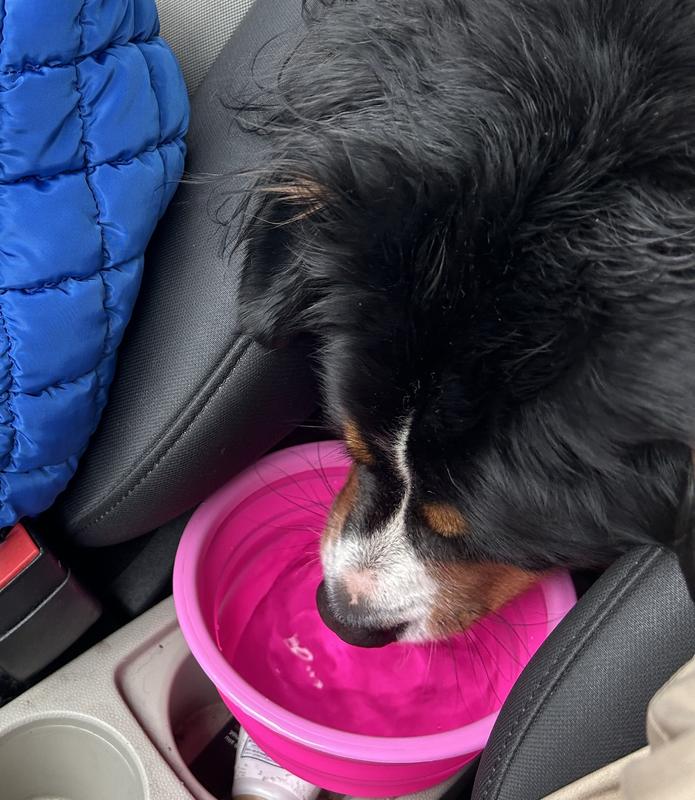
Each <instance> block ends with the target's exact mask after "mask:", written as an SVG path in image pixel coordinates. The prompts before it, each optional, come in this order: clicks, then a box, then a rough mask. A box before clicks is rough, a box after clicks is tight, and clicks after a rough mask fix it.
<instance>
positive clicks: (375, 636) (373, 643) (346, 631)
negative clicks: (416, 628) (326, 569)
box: [316, 581, 402, 647]
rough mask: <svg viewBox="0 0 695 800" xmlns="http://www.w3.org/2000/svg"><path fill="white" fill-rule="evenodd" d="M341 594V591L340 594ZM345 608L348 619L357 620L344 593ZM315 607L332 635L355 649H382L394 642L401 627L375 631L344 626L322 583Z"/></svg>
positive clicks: (363, 627)
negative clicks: (347, 609) (355, 647)
mask: <svg viewBox="0 0 695 800" xmlns="http://www.w3.org/2000/svg"><path fill="white" fill-rule="evenodd" d="M342 593H343V592H342V591H341V594H342ZM345 595H346V600H347V603H346V605H347V607H348V608H349V609H350V614H349V616H350V618H351V619H356V618H359V616H358V614H359V612H358V611H357V609H356V607H355V606H354V605H353V606H350V597H349V593H347V592H345ZM316 606H317V608H318V611H319V614H320V616H321V619H322V620H323V621H324V623H325V624H326V626H327V627H328V628H330V629H331V630H332V631H333V633H335V634H337V635H338V636H339V637H340V638H341V639H342V640H343V641H344V642H347V644H352V645H356V646H357V647H383V646H384V645H387V644H391V642H395V641H396V639H397V638H398V634H399V632H400V630H401V627H402V626H399V627H396V628H389V629H377V628H369V627H366V626H361V625H359V624H349V625H348V624H346V623H345V622H343V621H341V620H340V619H338V617H337V616H336V614H335V612H334V611H333V608H332V607H331V603H330V601H329V598H328V592H327V591H326V585H325V583H324V582H323V581H321V583H320V584H319V587H318V589H317V590H316Z"/></svg>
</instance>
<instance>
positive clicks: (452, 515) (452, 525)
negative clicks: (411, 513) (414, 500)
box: [420, 503, 468, 536]
mask: <svg viewBox="0 0 695 800" xmlns="http://www.w3.org/2000/svg"><path fill="white" fill-rule="evenodd" d="M420 512H421V513H422V517H423V519H424V520H425V522H426V523H427V526H428V527H429V528H431V529H432V530H433V531H434V532H435V533H438V534H439V535H440V536H461V535H462V534H464V533H466V532H467V530H468V524H467V523H466V520H465V519H464V517H463V514H461V512H460V511H459V510H458V509H456V508H455V507H454V506H452V505H451V504H450V503H425V504H424V505H423V506H422V507H421V509H420Z"/></svg>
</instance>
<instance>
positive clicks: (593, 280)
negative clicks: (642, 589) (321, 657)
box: [241, 0, 695, 642]
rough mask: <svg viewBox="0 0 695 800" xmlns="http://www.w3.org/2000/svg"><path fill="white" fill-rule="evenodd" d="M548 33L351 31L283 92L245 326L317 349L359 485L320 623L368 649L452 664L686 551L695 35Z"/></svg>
mask: <svg viewBox="0 0 695 800" xmlns="http://www.w3.org/2000/svg"><path fill="white" fill-rule="evenodd" d="M535 5H537V4H535V3H533V2H529V3H526V4H518V3H515V4H511V3H506V2H505V3H499V2H495V0H486V2H476V3H470V4H468V3H466V2H457V3H445V2H442V0H412V2H409V3H405V4H404V3H403V2H402V0H399V2H395V0H370V1H368V2H367V1H365V2H360V3H348V4H345V5H343V4H333V5H332V6H331V8H330V9H329V11H328V13H327V14H326V15H325V16H324V17H323V18H321V19H320V20H319V21H318V22H315V23H314V24H313V26H312V27H310V29H309V33H308V35H307V36H306V38H305V40H304V42H303V43H302V44H301V45H300V47H299V48H298V49H297V50H296V51H295V52H294V54H293V56H292V57H291V58H290V59H289V61H288V62H287V64H286V65H285V66H284V69H283V71H282V74H281V77H280V82H279V90H278V93H277V102H278V105H277V106H276V108H275V110H274V112H273V116H272V126H271V127H270V130H271V133H272V135H271V147H272V157H271V158H270V159H269V164H268V167H267V170H266V174H265V176H264V177H262V178H261V179H260V180H259V181H258V183H257V185H256V187H255V193H256V196H257V197H259V201H258V204H257V205H255V206H254V213H253V215H252V216H250V217H249V219H248V223H247V226H246V228H245V244H246V246H247V248H248V250H247V255H246V260H245V266H244V273H243V277H242V286H241V301H242V323H243V325H244V327H245V328H246V330H247V331H249V332H250V333H252V334H253V335H255V336H257V337H258V338H260V339H262V340H266V341H275V340H279V339H286V338H288V337H290V336H292V335H294V334H296V333H299V332H308V333H310V334H311V335H313V336H314V337H315V338H316V341H317V343H318V355H319V360H320V366H321V374H322V377H323V384H324V394H325V404H326V409H327V411H328V413H329V414H331V415H332V416H333V418H334V421H335V424H336V427H337V428H338V429H339V430H340V431H341V433H342V435H343V437H344V440H345V443H346V446H347V448H348V450H349V452H350V454H351V455H352V457H353V459H354V467H353V469H352V471H351V473H350V477H349V479H348V481H347V483H346V485H345V488H344V489H343V491H342V492H341V493H340V495H339V497H338V498H337V499H336V501H335V504H334V507H333V510H332V512H331V516H330V519H329V522H328V525H327V527H326V531H325V534H324V537H323V542H322V560H323V566H324V572H325V586H324V588H323V589H322V591H321V605H322V607H323V612H324V616H325V617H326V619H327V620H329V622H331V621H332V622H333V624H334V627H335V628H336V629H340V631H341V632H342V633H343V635H345V637H346V638H348V639H350V640H353V641H356V642H359V641H364V642H367V641H368V640H373V639H376V640H379V641H381V640H383V639H384V638H388V636H396V637H397V638H402V639H409V640H416V639H423V638H433V637H440V636H444V635H446V634H448V633H450V632H452V631H454V630H458V629H461V628H464V627H466V626H467V625H469V624H470V623H471V622H472V621H473V620H475V619H477V618H478V617H480V616H481V615H483V614H485V613H487V612H490V611H494V610H495V609H497V608H499V607H500V606H501V605H502V604H504V603H505V602H506V601H507V600H509V599H510V598H511V597H512V596H514V595H515V594H517V593H518V592H519V591H521V590H523V589H524V588H525V587H527V586H528V585H529V584H530V582H531V581H533V580H534V579H535V578H536V577H537V576H538V574H539V573H542V572H543V571H544V570H547V569H550V568H552V567H553V566H555V565H568V566H580V565H594V564H600V563H605V562H606V561H607V560H609V559H611V558H612V557H614V556H615V555H616V554H617V553H619V552H620V551H621V550H623V549H624V548H625V546H626V545H627V544H629V543H631V542H635V541H642V540H644V539H647V538H649V537H658V536H659V532H660V531H662V530H667V529H668V528H669V526H670V525H671V523H672V519H673V509H674V506H675V503H676V496H677V492H678V488H679V485H680V482H681V480H682V475H683V470H684V465H685V464H686V462H687V445H688V444H690V443H691V439H692V429H693V422H694V420H693V414H692V411H691V408H692V405H693V400H692V398H693V397H695V364H694V363H693V361H694V360H695V347H694V346H693V332H694V331H695V327H694V325H695V314H694V313H693V300H694V296H695V295H694V292H695V289H693V286H694V285H695V284H693V281H695V268H693V266H692V260H693V253H695V191H694V189H693V187H695V45H694V44H693V42H695V36H694V35H693V34H695V30H693V29H694V28H695V25H694V24H693V21H692V15H691V14H690V12H689V11H688V12H687V13H686V9H685V6H686V5H687V4H684V3H681V2H678V1H677V0H672V1H671V0H669V2H668V3H667V5H668V6H669V10H668V13H667V12H666V11H665V10H664V3H663V2H659V3H657V2H654V3H653V4H650V3H646V4H645V3H641V4H637V6H639V8H641V9H642V10H643V12H644V13H643V15H642V16H641V17H640V16H639V15H637V16H636V17H635V16H634V15H631V14H626V13H624V5H625V4H624V3H617V2H615V3H610V2H609V3H604V4H598V5H600V7H601V9H602V10H601V13H600V14H599V16H596V15H597V14H598V12H597V11H596V8H597V7H598V6H597V4H595V3H590V2H579V1H578V2H575V3H567V2H550V3H546V4H545V6H544V9H543V10H542V11H540V10H539V9H537V8H535ZM650 5H653V6H654V9H653V10H654V14H649V13H647V12H648V7H649V6H650ZM546 6H547V7H546ZM637 6H636V7H637ZM645 9H646V10H645ZM551 12H552V13H551ZM599 17H600V18H599ZM599 32H602V33H600V35H599ZM386 632H387V633H386ZM373 634H376V635H374V636H373ZM382 634H383V635H382Z"/></svg>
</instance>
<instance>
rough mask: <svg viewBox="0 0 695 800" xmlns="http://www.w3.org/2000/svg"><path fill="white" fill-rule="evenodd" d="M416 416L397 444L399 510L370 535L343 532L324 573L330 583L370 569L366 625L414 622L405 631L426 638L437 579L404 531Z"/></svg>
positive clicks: (412, 636) (327, 552)
mask: <svg viewBox="0 0 695 800" xmlns="http://www.w3.org/2000/svg"><path fill="white" fill-rule="evenodd" d="M411 426H412V416H409V417H408V418H407V419H406V420H405V421H404V423H403V426H402V427H401V429H400V430H399V432H398V434H397V435H396V437H395V440H394V443H393V448H392V459H393V466H394V469H395V471H396V473H397V475H398V477H399V478H400V480H401V482H402V487H403V494H402V496H401V501H400V503H399V506H398V508H397V509H396V511H395V513H394V514H393V516H392V517H391V519H389V520H388V522H387V523H386V524H385V525H384V526H383V527H382V528H381V529H379V530H376V531H370V532H368V534H367V535H365V536H359V537H353V536H341V537H339V538H338V539H337V540H336V541H335V542H333V543H332V545H331V546H329V547H328V548H327V549H326V550H325V551H324V554H323V561H324V573H325V576H326V578H327V582H328V584H329V586H330V584H331V583H333V582H338V581H341V580H342V579H343V578H344V576H346V575H348V574H349V573H350V572H359V571H361V570H368V571H369V572H370V573H371V574H372V575H373V576H374V580H373V582H372V583H373V587H372V589H371V591H370V592H369V595H368V599H369V604H370V606H371V607H372V608H373V612H372V613H370V615H369V617H368V618H365V620H364V623H365V625H371V626H374V627H391V626H395V625H401V624H403V623H409V625H408V628H407V630H406V632H405V637H404V638H407V639H410V640H415V639H420V638H426V636H427V631H426V620H427V618H428V617H429V614H430V612H431V609H432V605H433V600H434V596H435V593H436V588H437V587H436V584H435V582H434V581H433V580H432V578H431V577H430V576H429V575H428V574H427V571H426V570H425V567H424V565H423V564H422V562H421V561H420V560H419V558H418V557H417V554H416V552H415V549H414V548H413V546H412V544H411V543H410V541H409V540H408V537H407V536H406V532H405V520H406V513H407V510H408V504H409V503H410V497H411V493H412V485H413V481H412V475H411V470H410V465H409V463H408V440H409V437H410V430H411Z"/></svg>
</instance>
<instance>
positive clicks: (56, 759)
mask: <svg viewBox="0 0 695 800" xmlns="http://www.w3.org/2000/svg"><path fill="white" fill-rule="evenodd" d="M157 4H158V8H159V14H160V21H161V30H162V35H163V37H164V38H165V39H166V40H167V41H168V42H169V44H170V45H171V47H172V49H173V50H174V52H175V54H176V56H177V58H178V60H179V62H180V65H181V68H182V70H183V73H184V77H185V80H186V85H187V89H188V93H189V97H190V102H191V117H190V127H189V132H188V136H187V145H188V154H187V160H186V165H185V175H184V179H183V180H182V182H181V184H180V186H179V187H178V189H177V192H176V194H175V196H174V199H173V201H172V202H171V204H170V206H169V208H168V210H167V212H166V213H165V215H164V217H163V218H162V220H161V221H160V223H159V225H158V227H157V230H156V233H155V235H154V237H153V239H152V240H151V242H150V245H149V248H148V250H147V254H146V262H145V265H146V266H145V272H144V278H143V283H142V287H141V289H140V293H139V296H138V299H137V302H136V306H135V311H134V313H133V316H132V319H131V321H130V324H129V326H128V328H127V330H126V333H125V336H124V339H123V343H122V345H121V347H120V350H119V358H118V364H117V369H116V375H115V378H114V381H113V384H112V387H111V390H110V395H109V400H108V403H107V405H106V408H105V411H104V413H103V416H102V419H101V423H100V425H99V427H98V430H97V432H96V433H95V435H94V436H93V437H92V439H91V442H90V444H89V447H88V449H87V451H86V453H85V454H84V456H83V457H82V459H81V461H80V464H79V468H78V471H77V474H76V475H75V477H74V479H73V480H72V481H71V483H70V485H69V487H68V489H67V490H66V491H65V492H64V493H63V494H62V495H61V496H60V497H59V498H58V500H57V501H56V503H55V504H54V505H53V506H52V507H51V508H50V509H49V510H48V511H47V512H46V513H44V514H42V515H41V516H40V517H38V518H37V519H35V520H31V521H29V522H27V523H26V525H25V526H24V528H23V529H22V530H20V531H17V530H16V529H15V531H13V532H12V533H11V534H10V536H9V537H7V538H6V539H5V541H4V542H2V543H0V776H2V783H3V784H4V785H5V786H6V787H10V788H9V789H8V790H7V791H9V795H7V794H5V792H4V791H3V790H1V789H0V796H2V797H4V798H7V800H22V799H23V798H26V797H31V798H33V797H35V796H36V797H39V796H43V795H42V794H40V792H39V790H38V789H37V788H36V787H35V786H34V785H33V784H32V783H31V781H32V780H33V779H34V778H35V777H36V775H38V774H39V773H41V772H42V771H43V772H46V773H50V774H52V775H53V776H55V781H56V788H55V796H56V797H60V798H63V797H64V798H71V797H78V796H79V797H82V796H83V795H84V793H85V792H86V793H87V794H86V795H85V796H90V797H93V798H95V800H96V799H97V798H106V799H107V800H110V799H111V798H114V800H116V798H118V800H125V799H126V798H127V799H130V798H133V800H136V799H139V798H142V799H143V800H144V798H151V799H152V800H157V798H162V800H163V799H164V798H167V800H174V798H181V800H184V798H186V799H187V800H190V798H196V800H220V798H225V797H228V794H227V793H228V792H229V787H230V781H231V774H229V775H225V774H220V766H219V765H220V759H217V765H215V764H214V763H213V764H211V762H210V758H207V760H206V759H201V754H202V753H203V751H204V750H205V748H206V747H207V745H208V744H209V743H210V741H211V739H212V737H213V735H214V734H215V733H216V732H217V731H218V730H219V729H220V727H221V726H223V725H224V724H225V722H226V721H227V720H228V718H229V712H228V711H227V709H226V708H225V707H224V705H223V704H222V703H221V701H220V699H219V697H218V696H217V693H216V691H215V689H214V687H213V685H212V684H211V683H210V682H209V680H208V679H207V678H206V677H205V675H204V674H203V672H202V671H201V669H200V668H199V667H198V665H197V664H196V662H195V660H194V659H193V657H192V656H191V654H190V652H189V650H188V648H187V646H186V643H185V641H184V639H183V637H182V635H181V633H180V631H179V629H178V626H177V622H176V616H175V612H174V606H173V602H172V599H171V593H172V570H173V564H174V557H175V554H176V549H177V546H178V543H179V539H180V537H181V534H182V531H183V529H184V527H185V525H186V523H187V521H188V519H189V518H190V516H191V514H192V513H193V511H194V509H195V508H196V507H197V506H198V505H199V504H200V503H201V502H202V501H203V500H205V499H206V498H207V497H208V496H209V495H210V494H211V493H212V492H214V491H215V490H216V489H218V488H219V487H220V486H222V485H223V484H224V483H225V482H226V481H228V480H229V479H230V478H232V477H233V476H235V475H236V474H238V473H239V472H240V471H241V470H243V469H244V468H245V467H247V466H248V465H250V464H252V463H253V462H255V461H256V460H257V459H259V458H260V457H261V456H263V455H264V454H266V453H268V452H270V451H273V450H276V449H278V448H281V447H285V446H287V445H288V444H295V443H299V442H304V441H315V440H317V439H321V438H326V439H328V438H332V435H331V432H330V430H328V429H327V428H326V427H325V426H324V424H323V421H322V418H321V412H320V409H319V403H318V394H317V387H316V379H315V375H314V371H313V362H312V355H311V351H310V346H309V345H308V344H306V343H304V342H300V341H298V342H295V343H290V344H288V345H287V346H285V347H282V348H278V349H275V350H270V349H267V348H264V347H262V346H261V345H260V344H258V343H255V342H253V341H250V340H249V339H248V338H247V337H245V336H243V335H240V334H238V333H237V326H236V318H237V302H236V285H237V278H238V270H239V260H240V255H239V253H238V252H236V251H234V250H230V248H229V247H228V240H229V237H231V238H233V235H234V226H235V225H238V224H239V222H238V220H236V219H235V218H234V217H233V213H232V212H233V202H234V198H235V196H236V195H235V186H236V183H235V182H236V181H237V180H238V178H237V177H235V175H237V174H238V173H239V172H240V171H241V170H243V169H244V168H246V167H248V166H249V165H251V164H253V163H257V162H258V160H259V157H262V148H263V146H264V144H263V137H258V136H254V135H252V133H251V132H249V131H247V130H244V129H243V127H242V126H240V125H239V124H237V122H236V121H235V117H234V114H233V105H234V98H236V97H238V96H240V95H243V94H244V93H245V92H248V90H249V86H252V87H253V89H254V91H260V92H262V90H263V81H264V80H269V79H270V77H269V76H272V74H273V67H274V65H275V66H277V64H278V63H279V62H278V60H279V59H280V60H281V59H282V58H283V54H284V53H286V52H287V51H288V49H289V48H291V46H292V40H293V36H296V32H297V30H298V29H299V27H300V26H301V24H302V21H301V3H299V2H298V0H255V2H254V0H193V1H191V0H189V1H188V2H183V0H158V3H157ZM221 223H223V224H221ZM225 232H226V236H227V237H228V238H225ZM32 542H33V543H34V545H33V546H35V547H36V548H38V550H39V551H40V557H38V558H35V555H36V554H35V553H34V554H33V555H31V552H30V555H31V558H30V559H29V560H30V561H31V568H30V569H27V570H26V574H25V575H22V576H20V577H21V578H22V580H21V581H18V580H12V578H16V577H17V571H14V572H8V571H6V572H5V573H4V572H3V569H2V567H3V564H5V566H6V565H7V563H8V561H9V559H10V556H9V545H10V544H12V547H13V556H12V558H14V559H15V560H16V558H17V552H21V553H24V554H25V556H26V552H25V551H26V549H27V548H28V549H29V551H31V548H32ZM3 549H4V551H5V552H4V554H3ZM3 559H4V560H3ZM22 563H25V562H22ZM3 575H4V576H5V577H4V578H3ZM573 578H574V582H575V586H576V589H577V593H578V596H579V601H578V603H577V605H576V606H575V607H574V609H573V610H572V611H571V612H570V613H569V614H568V615H567V617H566V618H565V619H564V620H563V621H562V622H561V623H560V624H559V626H558V627H557V628H556V629H555V631H554V632H553V634H552V635H551V636H550V637H549V638H548V640H547V641H546V642H545V643H544V645H543V646H542V647H541V649H540V650H539V651H538V653H537V654H536V655H535V656H534V657H533V659H532V660H531V662H530V664H529V665H528V667H527V668H526V669H525V670H524V672H523V673H522V676H521V678H520V679H519V681H518V682H517V684H516V685H515V686H514V688H513V690H512V692H511V694H510V696H509V697H508V699H507V700H506V702H505V704H504V706H503V708H502V711H501V713H500V716H499V718H498V720H497V723H496V724H495V727H494V730H493V733H492V736H491V738H490V741H489V743H488V745H487V747H486V748H485V750H484V751H483V753H482V755H481V757H480V758H479V759H477V760H476V761H475V762H473V763H472V764H471V766H470V767H469V768H467V769H466V771H465V774H463V775H462V776H461V777H460V778H459V779H458V780H457V781H456V783H454V784H453V786H451V787H450V788H449V789H448V794H447V796H448V797H452V798H453V797H456V798H460V800H464V799H465V798H471V800H538V798H542V797H546V796H547V795H549V794H551V793H552V792H555V791H557V790H560V789H561V788H562V787H564V786H566V785H568V784H571V783H572V782H573V781H577V780H579V779H581V778H583V777H584V776H587V775H589V774H590V773H593V772H595V771H596V770H599V769H601V768H603V767H605V766H606V765H609V764H611V763H613V762H616V761H617V760H619V759H622V758H623V757H625V756H627V755H628V754H631V753H633V752H635V751H639V750H640V749H641V748H643V747H645V745H646V744H647V738H646V729H645V718H646V714H647V707H648V704H649V702H650V701H651V699H652V697H653V696H654V695H655V693H656V692H657V691H658V690H659V689H660V687H662V686H663V685H664V684H665V683H666V682H667V681H668V680H669V678H671V676H672V675H673V674H674V673H675V672H676V671H677V670H679V668H681V667H682V666H683V665H684V664H685V663H686V662H687V661H688V660H689V659H691V658H692V656H693V651H694V650H695V607H694V606H693V603H692V600H691V598H690V596H689V593H688V590H687V587H686V585H685V582H684V580H683V577H682V575H681V572H680V569H679V566H678V562H677V560H676V559H675V557H673V556H672V555H671V554H670V553H668V552H666V551H664V550H662V549H660V548H657V547H639V548H636V549H634V550H633V551H631V552H629V553H628V554H627V555H625V556H623V557H622V558H620V559H619V560H618V561H616V562H615V563H613V564H612V565H611V566H610V567H609V568H608V569H607V570H605V571H603V572H595V573H594V572H582V573H577V574H575V575H573ZM90 732H92V733H94V732H96V733H97V734H98V736H97V737H96V738H95V737H93V736H90V735H89V734H90ZM133 751H134V752H136V753H137V754H138V757H139V760H140V763H139V764H137V763H135V762H134V761H133V759H132V757H131V754H132V752H133ZM87 759H92V760H93V763H94V764H96V765H98V769H86V768H83V766H82V765H83V764H84V763H86V760H87ZM141 765H142V766H141ZM222 772H224V770H222ZM230 772H231V770H230ZM36 780H38V778H36ZM37 785H38V784H37ZM75 787H78V788H75ZM32 792H33V793H32ZM79 792H82V794H79ZM576 796H577V797H581V795H580V794H577V795H576Z"/></svg>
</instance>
